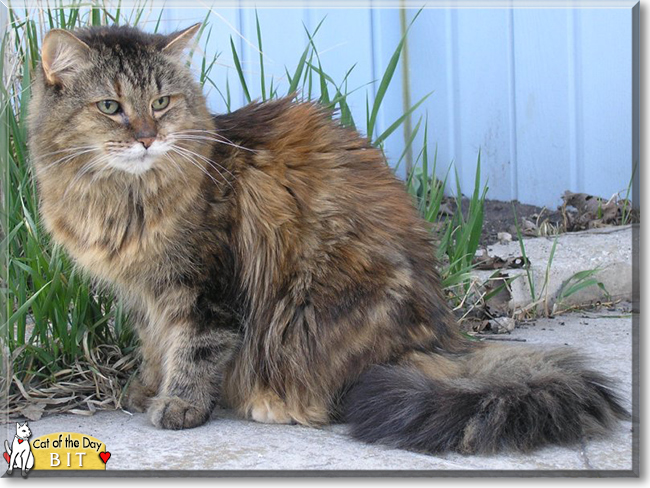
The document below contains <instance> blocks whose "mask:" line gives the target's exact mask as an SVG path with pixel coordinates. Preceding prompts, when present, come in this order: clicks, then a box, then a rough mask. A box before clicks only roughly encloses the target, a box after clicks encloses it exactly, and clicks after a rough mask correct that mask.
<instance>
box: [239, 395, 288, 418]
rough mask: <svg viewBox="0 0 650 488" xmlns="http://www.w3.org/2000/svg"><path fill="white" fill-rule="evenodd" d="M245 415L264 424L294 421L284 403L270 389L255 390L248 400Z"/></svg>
mask: <svg viewBox="0 0 650 488" xmlns="http://www.w3.org/2000/svg"><path fill="white" fill-rule="evenodd" d="M245 410H246V416H250V418H252V419H253V420H255V421H256V422H262V423H264V424H293V423H296V421H295V420H294V419H293V417H292V416H291V415H290V414H289V412H288V409H287V405H286V403H285V402H284V401H283V400H282V399H281V398H280V397H279V396H278V395H276V394H275V393H274V392H272V391H270V390H266V391H263V390H261V391H257V392H256V393H255V394H254V395H253V396H252V398H251V399H250V400H249V402H248V405H247V407H246V408H245Z"/></svg>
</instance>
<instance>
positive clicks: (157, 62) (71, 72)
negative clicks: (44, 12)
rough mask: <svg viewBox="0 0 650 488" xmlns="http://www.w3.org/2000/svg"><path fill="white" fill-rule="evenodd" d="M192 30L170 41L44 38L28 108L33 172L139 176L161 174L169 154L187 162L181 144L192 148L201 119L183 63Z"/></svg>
mask: <svg viewBox="0 0 650 488" xmlns="http://www.w3.org/2000/svg"><path fill="white" fill-rule="evenodd" d="M197 28H198V26H193V27H191V28H190V29H187V30H186V31H182V32H181V33H178V34H174V35H171V36H162V35H148V34H144V33H142V32H141V31H138V30H135V29H131V28H125V27H120V28H102V29H88V30H84V31H79V32H77V33H75V34H74V35H73V34H71V33H68V32H64V31H52V32H50V33H49V34H48V35H47V36H46V38H45V39H44V41H43V47H42V70H43V71H42V73H41V76H40V77H39V78H38V79H37V81H36V87H35V90H34V91H35V97H34V100H33V102H32V104H31V106H30V108H31V110H32V111H33V113H32V114H31V118H30V122H31V124H30V133H31V136H32V138H33V139H35V140H36V142H37V143H36V144H33V146H34V145H36V146H37V148H38V149H41V150H40V151H37V152H38V153H40V154H37V155H36V158H35V159H36V161H35V164H36V165H37V167H38V166H39V165H41V166H44V165H48V164H49V165H54V166H56V165H61V164H78V165H83V167H82V168H80V169H81V170H82V171H85V172H89V173H92V172H99V171H106V170H109V169H110V170H113V171H118V172H126V173H131V174H135V175H139V174H143V173H146V172H147V171H148V170H150V169H151V168H152V167H155V166H158V167H159V168H164V167H165V165H167V166H169V165H170V164H172V163H173V162H172V161H171V160H170V157H169V156H171V155H172V154H176V156H177V157H179V156H181V155H180V154H179V153H184V154H185V157H188V156H189V153H188V152H187V151H188V149H187V146H184V145H183V144H182V142H183V141H185V142H188V141H190V140H192V138H194V139H193V140H194V141H200V139H199V138H198V136H199V135H200V133H199V132H190V131H192V130H195V129H200V128H202V127H204V126H205V119H206V117H208V116H207V112H206V109H205V101H204V99H203V96H202V94H201V89H200V86H199V85H198V84H197V83H196V82H195V81H194V79H193V76H192V74H191V72H190V71H189V70H188V69H187V67H186V66H185V61H186V59H185V57H184V55H183V48H184V47H186V45H187V43H188V42H189V41H190V40H191V38H192V37H193V35H194V34H195V32H196V30H197ZM179 142H181V144H179ZM183 148H184V149H183ZM56 151H59V152H56ZM50 152H51V153H54V154H51V155H49V156H47V155H48V153H50ZM44 154H45V155H46V156H43V155H44ZM73 155H77V156H78V157H77V158H75V157H73Z"/></svg>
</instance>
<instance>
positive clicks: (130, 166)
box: [108, 141, 169, 175]
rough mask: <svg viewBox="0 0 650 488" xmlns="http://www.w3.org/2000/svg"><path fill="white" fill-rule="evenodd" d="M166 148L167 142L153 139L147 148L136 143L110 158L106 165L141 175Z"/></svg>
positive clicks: (167, 146)
mask: <svg viewBox="0 0 650 488" xmlns="http://www.w3.org/2000/svg"><path fill="white" fill-rule="evenodd" d="M168 150H169V144H168V143H166V142H161V141H154V143H153V144H152V145H151V146H150V147H149V149H148V150H147V149H145V148H144V146H142V144H140V143H136V144H133V145H132V146H131V147H129V148H128V149H126V150H124V151H122V152H120V153H118V154H116V155H114V156H113V157H112V158H110V159H109V160H108V165H109V166H110V167H111V168H113V169H117V170H120V171H125V172H127V173H131V174H134V175H141V174H143V173H146V172H147V171H149V170H150V169H151V168H152V167H153V165H154V163H155V162H156V160H157V159H159V158H160V157H161V156H162V155H164V154H165V153H166V152H167V151H168Z"/></svg>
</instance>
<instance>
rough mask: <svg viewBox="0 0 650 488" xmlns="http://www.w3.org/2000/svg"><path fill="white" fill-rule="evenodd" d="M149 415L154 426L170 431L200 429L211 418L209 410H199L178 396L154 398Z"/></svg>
mask: <svg viewBox="0 0 650 488" xmlns="http://www.w3.org/2000/svg"><path fill="white" fill-rule="evenodd" d="M148 414H149V420H151V423H152V424H153V425H155V426H156V427H158V428H161V429H170V430H180V429H191V428H192V427H198V426H199V425H203V424H204V423H206V422H207V421H208V419H209V418H210V411H209V410H205V409H201V408H198V407H196V406H195V405H192V404H191V403H189V402H187V401H185V400H183V399H182V398H179V397H176V396H172V397H167V396H166V397H156V398H152V399H151V405H150V407H149V410H148Z"/></svg>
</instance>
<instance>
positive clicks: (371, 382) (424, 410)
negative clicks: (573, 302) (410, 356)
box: [345, 345, 630, 453]
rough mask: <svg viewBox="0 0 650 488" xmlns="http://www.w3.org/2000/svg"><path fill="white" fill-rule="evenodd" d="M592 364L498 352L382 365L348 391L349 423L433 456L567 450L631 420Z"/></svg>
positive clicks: (541, 353) (562, 353) (562, 355)
mask: <svg viewBox="0 0 650 488" xmlns="http://www.w3.org/2000/svg"><path fill="white" fill-rule="evenodd" d="M584 363H585V361H584V359H583V358H582V357H581V356H579V355H578V354H575V353H574V352H572V351H570V350H565V349H558V350H550V351H549V350H535V349H527V348H513V347H502V346H497V345H494V346H487V347H483V348H479V349H477V350H475V351H473V352H471V353H468V354H465V355H461V356H456V357H455V358H454V357H452V356H448V355H446V356H443V355H437V354H430V355H426V356H425V355H422V357H420V358H419V359H418V360H417V361H410V362H408V363H406V364H402V365H398V366H374V367H372V368H371V369H370V370H368V371H367V372H366V373H364V374H363V375H362V376H361V377H360V378H359V381H358V382H357V383H356V384H355V385H354V386H353V387H352V389H351V390H350V391H349V393H348V396H347V400H346V407H345V415H346V420H347V421H348V422H349V423H350V424H351V428H352V435H353V436H354V437H355V438H357V439H359V440H363V441H366V442H371V443H374V442H378V443H383V444H389V445H392V446H395V447H399V448H403V449H409V450H415V451H421V452H428V453H436V452H442V451H448V450H452V451H457V452H461V453H492V452H495V451H498V450H499V449H516V450H519V451H528V450H530V449H533V448H536V447H538V446H541V445H544V444H547V443H555V444H558V443H559V444H567V443H571V442H575V441H578V440H579V439H580V438H581V436H582V435H587V434H600V433H604V432H605V431H607V430H608V429H609V428H610V427H612V426H613V425H614V423H615V421H616V420H617V419H624V418H629V416H630V415H629V413H628V412H627V411H626V409H625V408H624V407H623V406H622V405H621V401H620V399H619V398H618V397H617V396H616V394H615V393H614V391H613V388H612V385H611V382H610V380H609V379H607V378H606V377H604V376H603V375H601V374H599V373H597V372H595V371H593V370H591V369H589V368H587V367H586V366H585V364H584Z"/></svg>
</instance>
